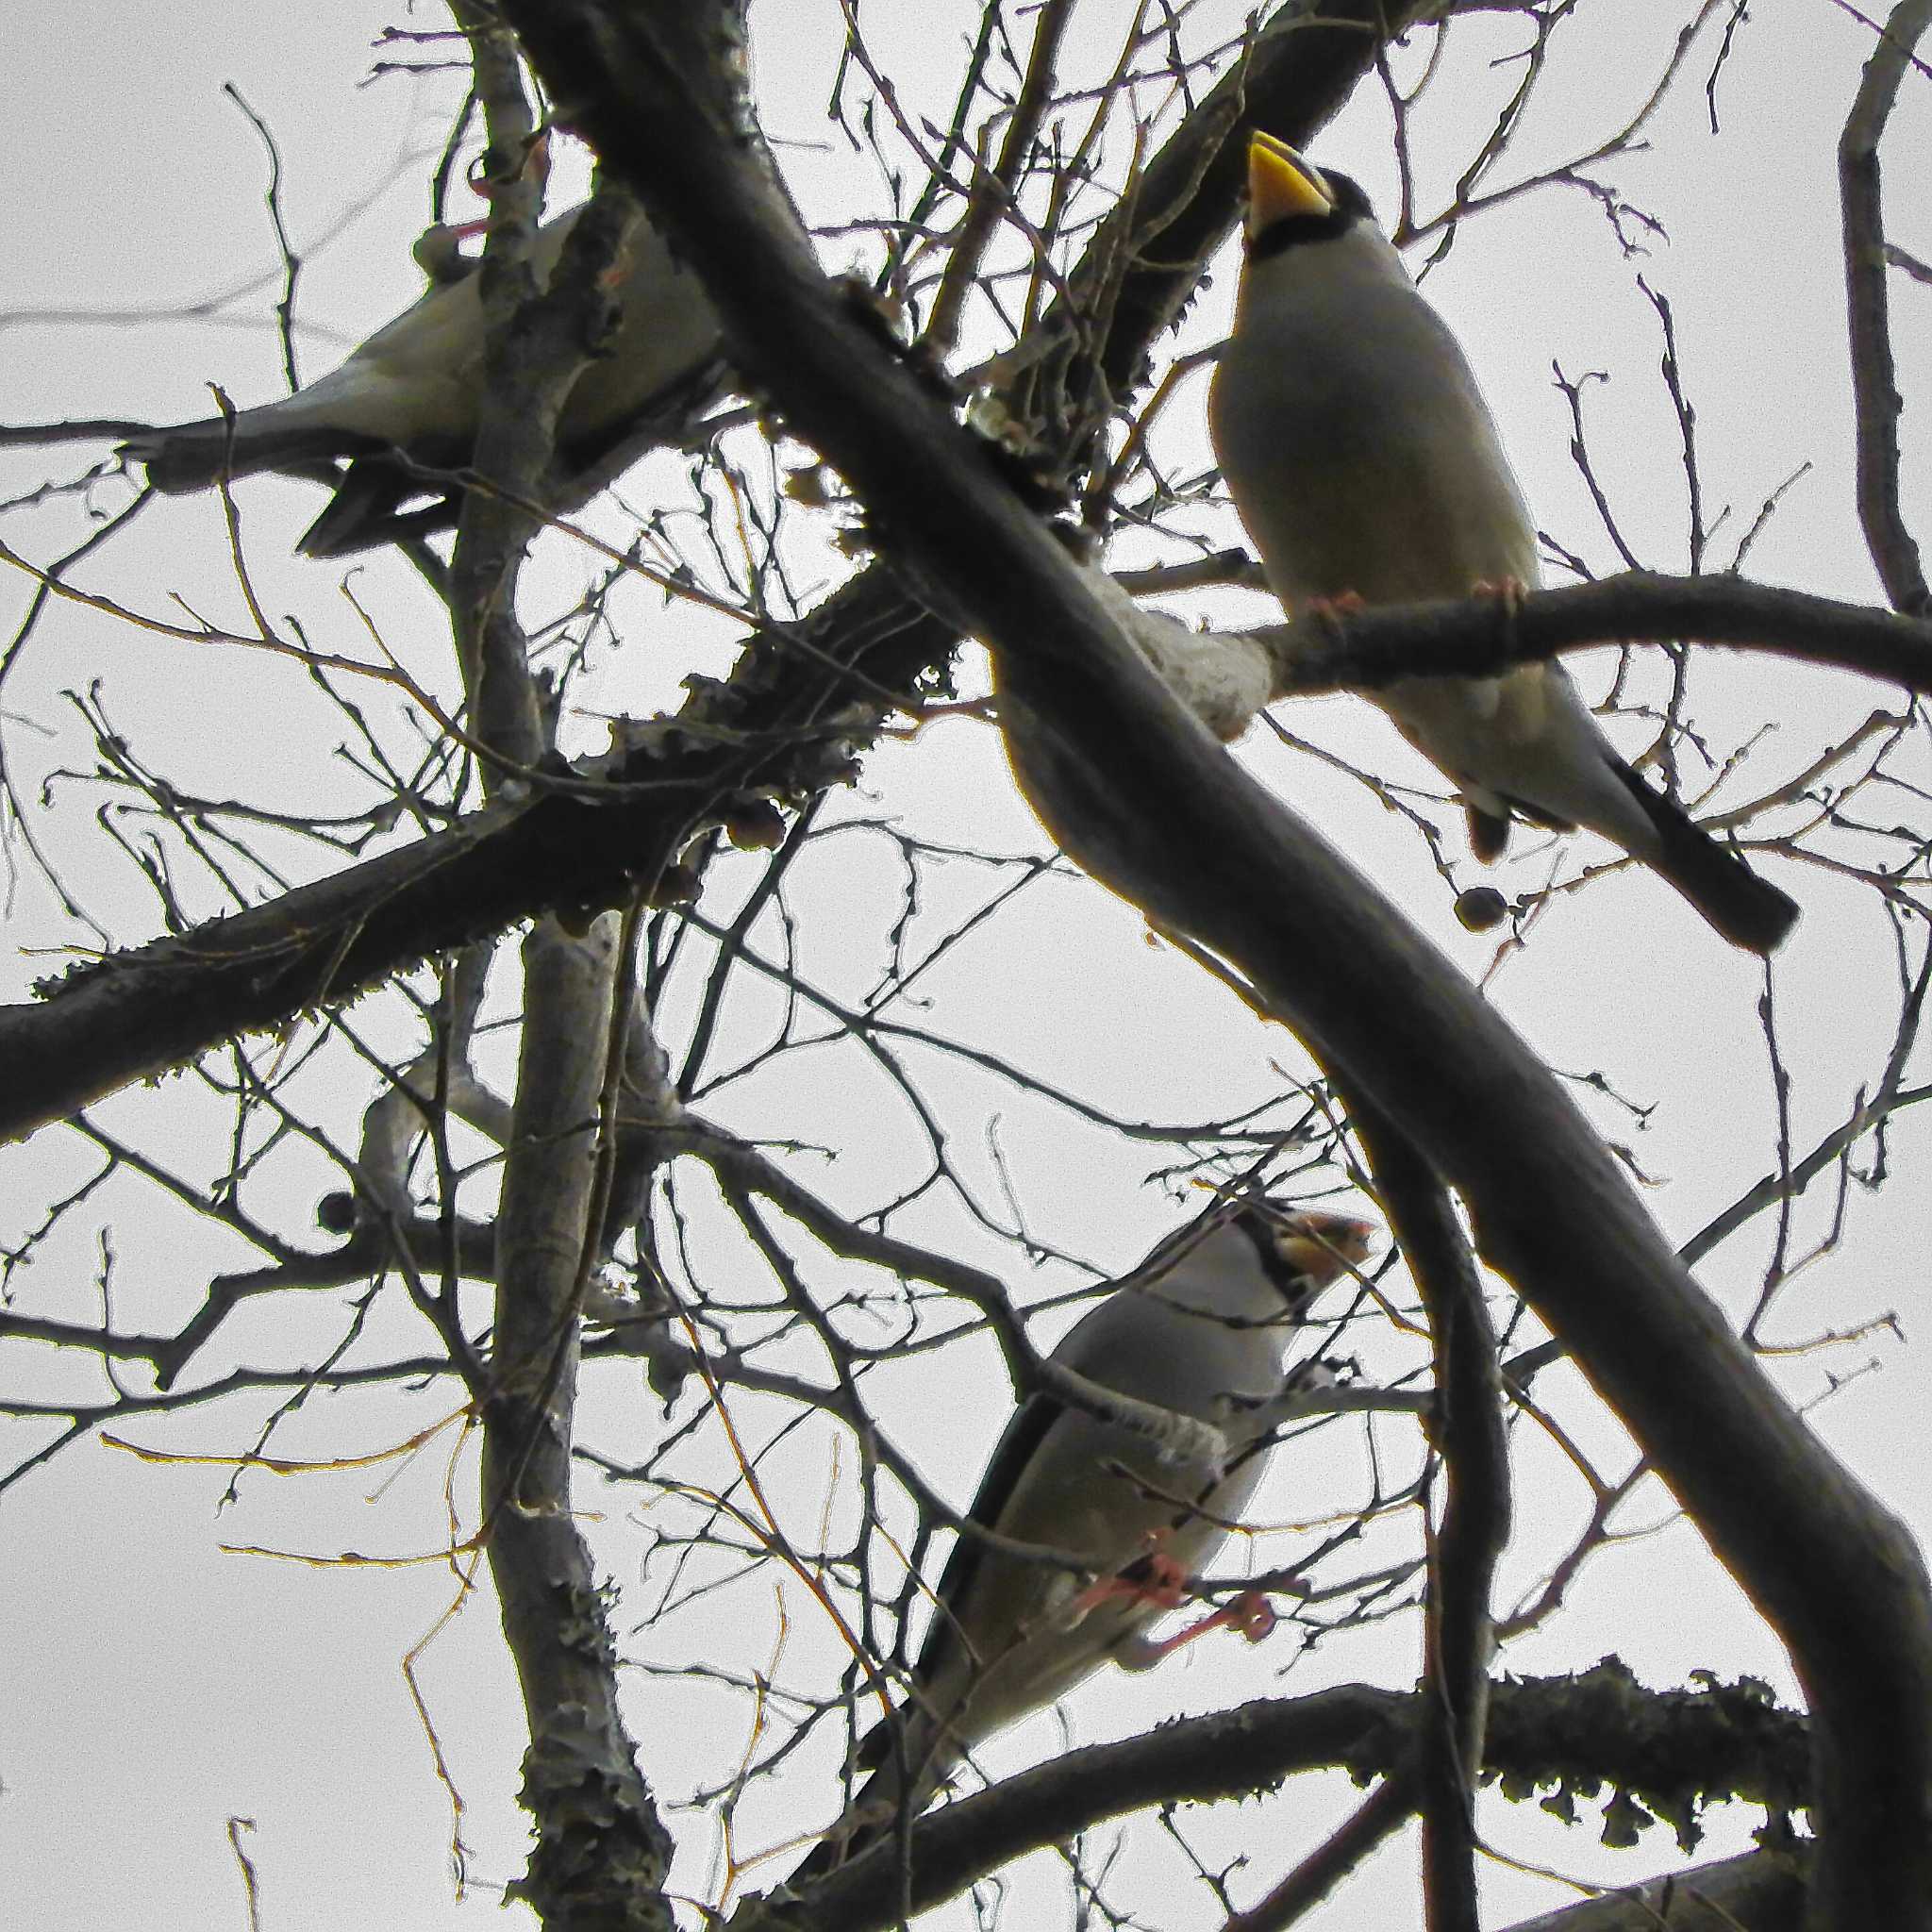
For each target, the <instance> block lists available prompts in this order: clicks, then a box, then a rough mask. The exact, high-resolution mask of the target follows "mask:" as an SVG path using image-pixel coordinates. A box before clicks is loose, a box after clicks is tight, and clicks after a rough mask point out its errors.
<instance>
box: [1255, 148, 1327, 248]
mask: <svg viewBox="0 0 1932 1932" xmlns="http://www.w3.org/2000/svg"><path fill="white" fill-rule="evenodd" d="M1334 208H1335V197H1334V195H1332V194H1331V193H1330V192H1328V184H1327V182H1325V181H1324V180H1323V178H1322V176H1321V175H1319V174H1318V173H1317V172H1316V170H1315V169H1314V168H1312V167H1311V166H1310V165H1309V164H1308V163H1307V161H1305V160H1303V159H1302V158H1301V156H1300V155H1298V154H1296V153H1295V151H1294V149H1293V148H1291V147H1290V146H1289V144H1288V143H1287V142H1285V141H1276V140H1275V138H1274V136H1273V135H1272V134H1263V133H1261V132H1260V131H1259V130H1258V129H1257V130H1256V132H1254V133H1253V134H1251V135H1249V136H1248V238H1249V240H1250V241H1252V240H1253V239H1254V238H1255V237H1256V236H1257V235H1260V234H1264V233H1266V231H1267V230H1268V229H1270V228H1272V227H1273V226H1274V224H1275V223H1276V222H1279V221H1283V220H1285V219H1287V218H1288V217H1289V216H1291V215H1311V216H1315V217H1318V218H1319V217H1320V216H1322V215H1325V214H1331V213H1333V211H1334Z"/></svg>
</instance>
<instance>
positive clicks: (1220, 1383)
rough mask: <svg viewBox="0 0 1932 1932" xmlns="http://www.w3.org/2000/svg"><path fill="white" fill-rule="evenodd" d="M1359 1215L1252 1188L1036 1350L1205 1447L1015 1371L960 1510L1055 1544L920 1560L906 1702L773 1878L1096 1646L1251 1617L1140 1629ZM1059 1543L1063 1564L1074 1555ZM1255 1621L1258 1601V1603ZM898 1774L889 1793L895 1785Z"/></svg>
mask: <svg viewBox="0 0 1932 1932" xmlns="http://www.w3.org/2000/svg"><path fill="white" fill-rule="evenodd" d="M1370 1233H1371V1229H1370V1228H1369V1226H1368V1225H1367V1224H1365V1223H1362V1222H1359V1221H1354V1220H1350V1219H1347V1218H1345V1217H1343V1216H1341V1215H1336V1214H1323V1213H1314V1212H1309V1211H1307V1210H1294V1209H1290V1208H1283V1207H1279V1206H1276V1205H1274V1204H1273V1203H1270V1202H1268V1201H1266V1200H1248V1201H1243V1202H1241V1203H1240V1204H1238V1205H1235V1206H1232V1207H1224V1208H1221V1209H1219V1210H1217V1212H1216V1214H1215V1215H1214V1216H1213V1217H1212V1218H1210V1219H1209V1220H1208V1221H1207V1222H1206V1223H1197V1224H1195V1225H1194V1226H1192V1227H1191V1228H1189V1229H1188V1230H1186V1231H1185V1233H1184V1234H1183V1235H1182V1236H1181V1237H1179V1238H1178V1239H1176V1240H1170V1241H1166V1242H1164V1243H1163V1244H1162V1245H1161V1246H1160V1247H1159V1248H1158V1249H1156V1250H1155V1252H1154V1253H1153V1254H1152V1255H1151V1256H1149V1257H1148V1258H1147V1260H1146V1261H1144V1262H1143V1263H1142V1264H1141V1267H1140V1268H1139V1269H1137V1270H1136V1271H1135V1272H1134V1274H1131V1275H1129V1276H1127V1277H1126V1278H1125V1281H1124V1285H1122V1286H1120V1287H1118V1288H1117V1289H1116V1290H1115V1291H1113V1292H1112V1293H1111V1294H1109V1295H1108V1297H1107V1298H1106V1299H1105V1300H1104V1301H1102V1302H1100V1303H1099V1304H1098V1305H1097V1306H1096V1307H1093V1308H1091V1309H1090V1310H1089V1311H1088V1313H1087V1314H1086V1315H1085V1316H1084V1317H1082V1319H1081V1320H1080V1321H1079V1322H1078V1323H1076V1324H1074V1327H1073V1328H1072V1329H1071V1330H1070V1331H1069V1332H1068V1334H1067V1336H1066V1338H1065V1339H1064V1340H1063V1341H1061V1342H1060V1345H1059V1346H1058V1348H1057V1349H1055V1350H1054V1352H1053V1357H1052V1358H1053V1360H1054V1361H1056V1362H1058V1363H1059V1364H1060V1365H1061V1366H1063V1367H1065V1368H1068V1369H1072V1370H1074V1371H1075V1372H1076V1373H1078V1374H1082V1375H1085V1376H1086V1377H1087V1378H1088V1379H1089V1380H1090V1381H1092V1382H1095V1383H1097V1384H1099V1385H1100V1386H1101V1387H1102V1388H1103V1389H1108V1390H1112V1391H1118V1392H1119V1393H1121V1394H1124V1395H1127V1396H1131V1397H1133V1398H1135V1399H1136V1400H1138V1401H1140V1402H1142V1403H1148V1404H1152V1405H1155V1406H1156V1407H1158V1409H1159V1410H1162V1411H1169V1412H1172V1413H1173V1414H1177V1415H1180V1416H1185V1417H1191V1418H1193V1419H1194V1420H1195V1421H1196V1422H1200V1423H1206V1424H1210V1428H1209V1430H1208V1431H1207V1432H1204V1434H1205V1435H1206V1436H1208V1437H1215V1436H1218V1437H1219V1438H1220V1439H1221V1441H1220V1445H1219V1446H1220V1447H1221V1448H1222V1449H1224V1452H1225V1453H1224V1454H1219V1455H1215V1456H1213V1457H1210V1458H1208V1459H1206V1460H1204V1459H1203V1458H1202V1457H1201V1456H1200V1455H1197V1454H1195V1453H1193V1452H1191V1451H1190V1450H1188V1449H1185V1448H1184V1449H1180V1450H1175V1449H1174V1448H1173V1447H1172V1446H1170V1447H1169V1448H1167V1449H1163V1447H1162V1445H1161V1444H1160V1442H1158V1441H1156V1440H1154V1438H1153V1437H1152V1436H1150V1435H1149V1434H1148V1433H1147V1432H1146V1431H1145V1430H1141V1429H1135V1428H1132V1427H1129V1426H1128V1425H1127V1424H1125V1423H1124V1422H1104V1421H1102V1420H1100V1419H1099V1418H1098V1417H1096V1416H1093V1415H1091V1414H1088V1413H1087V1412H1086V1411H1085V1410H1082V1409H1078V1408H1074V1407H1069V1406H1067V1405H1066V1404H1064V1403H1063V1402H1061V1401H1059V1400H1058V1399H1057V1398H1056V1397H1054V1396H1053V1395H1050V1394H1047V1393H1044V1392H1040V1393H1035V1394H1033V1395H1031V1396H1029V1397H1028V1398H1027V1400H1026V1401H1025V1402H1024V1403H1023V1404H1022V1405H1021V1407H1020V1408H1019V1409H1018V1410H1017V1411H1016V1412H1015V1413H1014V1416H1013V1418H1012V1420H1011V1421H1010V1422H1009V1423H1008V1424H1007V1429H1006V1433H1005V1434H1004V1435H1003V1436H1002V1437H1001V1438H1000V1441H999V1445H998V1447H997V1448H996V1449H995V1450H994V1451H993V1455H992V1460H991V1462H990V1463H989V1464H988V1465H987V1470H986V1474H985V1475H984V1476H983V1477H982V1478H981V1480H980V1485H979V1492H978V1494H977V1495H976V1496H975V1497H974V1502H973V1508H972V1511H971V1512H970V1513H971V1519H972V1521H973V1522H974V1523H976V1524H982V1525H983V1526H985V1527H987V1528H989V1529H991V1530H994V1531H996V1532H997V1533H998V1534H999V1535H1000V1536H1002V1537H1006V1538H1012V1539H1016V1540H1018V1541H1022V1542H1024V1543H1028V1544H1033V1545H1036V1546H1041V1547H1042V1548H1043V1549H1044V1550H1048V1551H1058V1552H1059V1553H1061V1557H1062V1560H1061V1561H1059V1562H1054V1561H1051V1560H1044V1559H1042V1560H1031V1559H1029V1558H1027V1557H1023V1556H1019V1555H1016V1554H1009V1553H1008V1552H1005V1551H1002V1550H999V1549H996V1548H993V1547H991V1545H989V1544H988V1543H986V1542H984V1541H981V1540H980V1539H978V1538H975V1537H974V1536H973V1535H972V1534H971V1533H970V1532H962V1533H961V1534H960V1536H959V1538H958V1541H956V1542H955V1543H954V1545H953V1549H952V1553H951V1555H950V1556H949V1557H948V1558H947V1560H946V1565H945V1569H944V1571H943V1572H942V1574H941V1577H940V1583H939V1589H938V1591H937V1593H936V1595H937V1601H936V1603H935V1605H934V1608H933V1615H932V1622H931V1624H930V1625H929V1626H928V1628H927V1630H926V1634H925V1641H924V1647H923V1648H922V1650H921V1652H920V1656H919V1661H918V1663H917V1665H916V1666H915V1668H914V1671H913V1688H912V1691H911V1693H910V1695H909V1696H908V1699H907V1702H906V1703H905V1705H904V1706H903V1707H901V1708H900V1709H899V1710H898V1711H896V1712H895V1713H894V1714H893V1715H892V1717H891V1718H890V1719H888V1720H885V1721H884V1722H882V1723H881V1724H878V1725H877V1726H875V1727H874V1730H873V1731H872V1732H871V1733H869V1735H868V1736H867V1737H866V1738H865V1739H863V1740H861V1741H860V1744H859V1752H858V1756H859V1761H860V1763H861V1764H864V1765H867V1766H869V1767H871V1768H872V1775H871V1777H870V1778H869V1779H868V1780H867V1781H866V1782H865V1784H864V1785H863V1786H862V1787H861V1788H860V1790H859V1791H858V1794H857V1796H856V1797H855V1798H854V1800H853V1802H852V1804H851V1806H850V1807H848V1808H847V1810H846V1812H845V1814H844V1815H843V1817H841V1820H840V1821H839V1823H838V1824H836V1825H835V1826H834V1827H833V1828H832V1830H831V1832H830V1833H828V1835H827V1836H826V1838H825V1839H824V1840H823V1841H822V1842H821V1844H820V1845H819V1846H818V1848H817V1850H816V1851H814V1852H813V1854H812V1855H811V1857H808V1859H807V1860H806V1861H805V1863H804V1864H803V1865H802V1866H800V1868H799V1870H798V1871H797V1872H796V1873H795V1874H793V1877H792V1879H791V1883H793V1884H799V1883H803V1882H805V1881H807V1880H808V1879H811V1878H814V1877H816V1876H818V1875H820V1874H823V1873H824V1872H826V1871H829V1870H831V1869H832V1868H833V1867H835V1866H837V1865H839V1864H841V1863H842V1862H844V1861H845V1860H847V1859H849V1858H851V1857H855V1856H857V1855H858V1853H860V1852H862V1851H864V1850H865V1849H867V1848H868V1847H869V1846H871V1845H872V1844H874V1843H875V1842H877V1841H878V1840H880V1839H882V1838H884V1837H886V1836H888V1835H889V1834H890V1833H891V1829H892V1825H893V1820H894V1818H895V1817H896V1816H897V1815H898V1813H899V1812H900V1811H901V1810H902V1809H905V1810H909V1811H911V1812H914V1813H916V1812H918V1811H920V1810H922V1809H924V1807H925V1805H926V1803H927V1802H928V1800H929V1799H930V1798H931V1797H932V1796H933V1794H934V1793H935V1791H937V1790H938V1789H939V1788H940V1786H941V1784H942V1783H943V1782H944V1780H945V1778H946V1776H947V1774H949V1773H950V1772H951V1771H952V1770H953V1768H954V1767H955V1766H956V1765H958V1763H959V1762H960V1760H961V1759H962V1758H963V1757H965V1756H966V1755H967V1753H968V1752H969V1751H971V1750H972V1749H973V1747H974V1745H975V1744H977V1743H978V1742H979V1741H980V1740H981V1739H983V1738H987V1737H990V1736H991V1734H992V1733H993V1732H995V1731H998V1730H1001V1729H1003V1728H1004V1727H1005V1726H1006V1725H1008V1724H1013V1723H1015V1722H1017V1721H1018V1720H1019V1719H1020V1718H1023V1717H1024V1716H1025V1715H1027V1713H1028V1712H1030V1711H1034V1710H1039V1709H1041V1708H1042V1707H1045V1706H1047V1705H1050V1704H1052V1703H1053V1702H1054V1701H1055V1700H1056V1699H1057V1698H1058V1697H1060V1696H1062V1695H1063V1694H1065V1693H1066V1692H1067V1691H1071V1690H1072V1689H1073V1688H1074V1686H1075V1685H1076V1684H1078V1683H1080V1682H1081V1681H1082V1679H1084V1678H1086V1677H1087V1676H1089V1675H1091V1674H1092V1673H1093V1672H1094V1671H1096V1670H1098V1669H1099V1668H1100V1667H1101V1665H1102V1664H1104V1663H1106V1662H1107V1661H1108V1659H1109V1658H1111V1659H1112V1660H1114V1661H1115V1662H1118V1663H1120V1664H1122V1665H1124V1667H1125V1668H1128V1669H1144V1668H1146V1667H1147V1666H1149V1665H1151V1664H1153V1663H1155V1662H1158V1660H1159V1658H1160V1657H1162V1656H1164V1655H1166V1654H1167V1652H1168V1651H1170V1650H1172V1649H1173V1648H1174V1645H1175V1644H1176V1642H1178V1641H1185V1640H1186V1639H1187V1638H1189V1637H1191V1636H1194V1635H1197V1634H1199V1632H1200V1631H1201V1630H1203V1629H1206V1628H1208V1627H1210V1626H1211V1625H1212V1624H1216V1623H1222V1622H1231V1623H1236V1624H1241V1626H1242V1627H1245V1628H1248V1629H1250V1631H1251V1633H1252V1632H1253V1631H1254V1630H1255V1629H1256V1627H1257V1615H1265V1613H1266V1607H1265V1604H1262V1603H1260V1602H1259V1601H1258V1600H1250V1601H1247V1602H1243V1601H1242V1600H1240V1599H1238V1600H1237V1602H1236V1604H1235V1605H1234V1606H1231V1607H1229V1608H1228V1609H1226V1610H1224V1611H1221V1612H1219V1613H1217V1614H1216V1615H1215V1616H1214V1617H1210V1618H1208V1619H1207V1620H1206V1621H1205V1622H1204V1623H1202V1624H1196V1625H1195V1626H1194V1627H1193V1628H1192V1629H1191V1630H1189V1631H1185V1632H1183V1633H1181V1637H1180V1638H1178V1639H1169V1640H1168V1641H1166V1642H1164V1643H1158V1644H1157V1643H1154V1642H1152V1641H1149V1640H1148V1639H1147V1638H1146V1637H1145V1636H1144V1635H1143V1634H1142V1633H1143V1631H1144V1630H1145V1628H1146V1626H1147V1625H1148V1624H1151V1623H1152V1622H1154V1621H1155V1619H1156V1618H1158V1617H1159V1616H1160V1615H1162V1614H1163V1612H1164V1611H1165V1610H1167V1609H1169V1608H1171V1607H1174V1605H1176V1604H1177V1603H1178V1602H1180V1601H1181V1600H1182V1598H1183V1596H1184V1594H1185V1592H1184V1591H1183V1589H1182V1585H1183V1584H1184V1583H1185V1580H1186V1579H1187V1578H1188V1577H1189V1576H1191V1575H1195V1574H1199V1573H1200V1571H1201V1570H1202V1569H1203V1568H1204V1567H1205V1566H1206V1565H1207V1563H1208V1561H1209V1560H1210V1559H1211V1558H1212V1557H1213V1555H1214V1553H1215V1551H1217V1550H1218V1549H1219V1548H1220V1547H1221V1545H1222V1543H1223V1541H1224V1539H1225V1538H1226V1536H1227V1535H1228V1533H1229V1526H1230V1524H1233V1523H1234V1522H1235V1521H1236V1520H1238V1518H1239V1516H1240V1513H1241V1509H1242V1508H1243V1507H1245V1506H1246V1504H1247V1502H1248V1499H1249V1498H1250V1497H1251V1496H1252V1495H1253V1494H1254V1492H1255V1490H1256V1488H1257V1485H1258V1484H1259V1482H1260V1480H1261V1475H1262V1472H1263V1469H1264V1467H1265V1465H1266V1461H1267V1452H1268V1449H1269V1446H1270V1440H1271V1435H1272V1431H1273V1429H1274V1425H1275V1424H1276V1422H1277V1421H1278V1417H1277V1416H1276V1415H1274V1414H1271V1413H1270V1411H1269V1407H1268V1405H1269V1404H1270V1403H1271V1402H1272V1401H1274V1399H1275V1398H1278V1397H1279V1396H1280V1395H1281V1394H1282V1393H1283V1382H1282V1357H1283V1355H1284V1354H1285V1352H1286V1350H1287V1348H1288V1345H1289V1342H1290V1341H1291V1339H1292V1338H1293V1336H1294V1334H1295V1332H1296V1329H1297V1327H1298V1326H1299V1324H1300V1323H1301V1322H1302V1320H1303V1317H1304V1315H1305V1314H1306V1311H1307V1307H1308V1304H1309V1303H1310V1302H1311V1301H1312V1300H1313V1299H1314V1297H1315V1296H1316V1295H1317V1294H1318V1293H1320V1292H1321V1291H1322V1290H1323V1289H1324V1288H1325V1287H1327V1286H1328V1285H1329V1284H1330V1283H1331V1282H1333V1281H1334V1280H1335V1279H1336V1278H1337V1277H1338V1276H1340V1275H1341V1274H1346V1273H1348V1272H1350V1271H1351V1270H1352V1269H1353V1268H1355V1267H1356V1266H1357V1265H1358V1264H1359V1263H1360V1261H1361V1260H1362V1259H1363V1257H1365V1255H1366V1254H1367V1251H1368V1242H1369V1237H1370ZM1074 1564H1077V1565H1078V1568H1077V1569H1075V1568H1074ZM1269 1621H1272V1618H1271V1619H1269ZM902 1791H903V1792H904V1793H906V1795H905V1797H904V1799H903V1801H902V1798H901V1793H902Z"/></svg>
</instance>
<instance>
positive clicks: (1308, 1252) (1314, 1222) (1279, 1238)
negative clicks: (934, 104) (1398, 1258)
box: [1274, 1214, 1375, 1288]
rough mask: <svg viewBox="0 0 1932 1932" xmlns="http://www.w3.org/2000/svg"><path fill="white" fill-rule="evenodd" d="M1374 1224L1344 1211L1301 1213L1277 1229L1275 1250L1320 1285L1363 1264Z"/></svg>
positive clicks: (1299, 1272) (1301, 1272)
mask: <svg viewBox="0 0 1932 1932" xmlns="http://www.w3.org/2000/svg"><path fill="white" fill-rule="evenodd" d="M1374 1232H1375V1230H1374V1227H1373V1226H1371V1225H1370V1224H1369V1223H1368V1222H1366V1221H1357V1220H1354V1219H1353V1218H1352V1217H1350V1216H1348V1215H1342V1214H1297V1215H1294V1216H1292V1217H1291V1219H1290V1220H1289V1222H1288V1224H1286V1225H1284V1226H1282V1227H1279V1228H1277V1229H1276V1230H1275V1233H1274V1246H1275V1251H1276V1252H1277V1253H1278V1254H1279V1255H1280V1256H1281V1257H1282V1259H1283V1260H1285V1261H1286V1262H1287V1263H1288V1264H1289V1266H1290V1267H1291V1268H1293V1269H1294V1270H1295V1272H1296V1273H1297V1274H1303V1275H1306V1276H1307V1279H1308V1280H1309V1281H1311V1282H1313V1283H1314V1284H1315V1285H1316V1286H1317V1287H1318V1288H1325V1287H1327V1285H1328V1284H1329V1283H1330V1282H1331V1281H1334V1280H1337V1279H1338V1278H1339V1277H1340V1276H1341V1275H1343V1274H1350V1273H1352V1272H1353V1271H1354V1270H1355V1269H1357V1268H1359V1267H1360V1266H1361V1265H1362V1263H1363V1262H1364V1261H1366V1260H1367V1259H1368V1257H1369V1242H1370V1241H1371V1240H1372V1239H1373V1238H1374Z"/></svg>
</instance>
